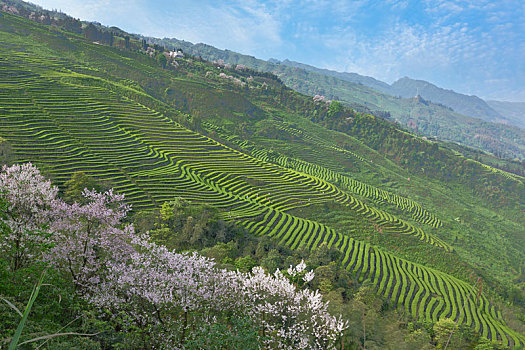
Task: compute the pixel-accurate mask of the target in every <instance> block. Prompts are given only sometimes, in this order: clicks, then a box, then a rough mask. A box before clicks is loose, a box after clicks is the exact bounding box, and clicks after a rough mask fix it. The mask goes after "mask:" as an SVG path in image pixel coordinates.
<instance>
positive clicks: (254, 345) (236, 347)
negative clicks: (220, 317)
mask: <svg viewBox="0 0 525 350" xmlns="http://www.w3.org/2000/svg"><path fill="white" fill-rule="evenodd" d="M262 346H263V339H262V338H261V337H260V336H259V334H258V328H257V325H255V324H253V323H252V322H251V320H250V319H247V318H237V317H234V318H232V319H230V320H229V322H228V324H224V323H222V322H217V323H214V324H211V325H206V326H203V327H202V328H201V329H198V330H196V331H195V332H193V334H192V335H191V339H189V340H188V341H187V343H186V345H185V349H195V350H196V349H210V350H211V349H213V350H226V349H228V350H230V349H232V350H245V349H246V350H257V349H262Z"/></svg>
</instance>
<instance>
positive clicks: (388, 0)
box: [32, 0, 525, 101]
mask: <svg viewBox="0 0 525 350" xmlns="http://www.w3.org/2000/svg"><path fill="white" fill-rule="evenodd" d="M32 2H34V3H36V4H39V5H41V6H43V7H44V8H47V9H60V10H62V11H63V12H66V13H68V14H70V15H72V16H74V17H77V18H81V19H84V20H96V21H99V22H101V23H102V24H105V25H110V26H113V25H114V26H118V27H120V28H122V29H124V30H126V31H128V32H132V33H140V34H144V35H150V36H156V37H174V38H177V39H183V40H187V41H191V42H193V43H198V42H203V43H206V44H210V45H213V46H216V47H218V48H221V49H230V50H233V51H237V52H240V53H244V54H249V55H253V56H255V57H257V58H262V59H268V58H272V57H273V58H277V59H280V60H284V59H286V58H288V59H290V60H294V61H299V62H303V63H307V64H311V65H314V66H317V67H321V68H328V69H334V70H338V71H347V72H356V73H359V74H364V75H369V76H373V77H375V78H377V79H381V80H383V81H386V82H388V83H391V82H393V81H395V80H397V79H398V78H401V77H403V76H409V77H411V78H414V79H424V80H428V81H430V82H433V83H435V84H436V85H438V86H441V87H444V88H448V89H453V90H456V91H458V92H462V93H466V94H475V95H478V96H480V97H484V98H494V99H502V100H509V101H525V1H522V0H508V1H506V0H501V1H485V0H470V1H454V0H450V1H448V0H422V1H410V0H406V1H401V0H400V1H398V0H383V1H380V0H371V1H367V0H358V1H342V0H276V1H274V0H268V1H263V0H226V1H218V0H202V1H201V0H171V1H169V0H157V1H155V0H149V1H148V0H33V1H32Z"/></svg>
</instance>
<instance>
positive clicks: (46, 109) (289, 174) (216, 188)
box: [0, 48, 525, 344]
mask: <svg viewBox="0 0 525 350" xmlns="http://www.w3.org/2000/svg"><path fill="white" fill-rule="evenodd" d="M0 57H1V58H0V136H2V137H4V138H6V139H7V140H8V141H9V142H10V143H11V145H12V146H13V149H14V151H15V154H16V156H17V158H18V159H19V160H20V161H32V162H36V163H38V164H39V165H42V166H43V167H44V168H45V171H46V172H47V173H48V174H49V175H50V176H51V177H52V178H53V180H54V181H56V182H57V183H58V184H63V183H64V182H65V181H67V180H68V179H69V178H70V177H71V175H72V174H73V173H74V172H76V171H83V172H85V173H86V174H88V175H91V176H93V177H95V178H97V179H99V180H101V181H105V182H109V183H110V184H111V186H112V187H114V188H115V189H116V190H117V191H119V192H121V193H123V194H125V195H126V198H127V199H128V201H129V202H130V203H132V204H133V206H134V208H135V209H142V208H152V207H154V206H157V205H159V204H161V203H162V202H164V201H169V200H172V199H174V198H175V197H183V198H185V199H187V200H190V201H193V202H200V203H210V204H212V205H214V206H216V207H218V208H221V209H222V210H223V211H222V212H223V214H221V215H222V217H223V219H225V220H227V221H232V222H236V223H238V224H240V225H243V226H244V227H246V228H247V229H249V230H250V231H251V232H253V233H255V234H266V235H269V236H272V237H276V238H277V239H278V240H279V241H280V242H282V243H283V244H286V245H288V246H290V247H291V248H293V249H295V248H298V247H303V246H306V247H308V248H311V249H315V248H316V247H318V246H319V245H320V244H322V243H326V244H327V245H328V246H330V247H335V248H337V249H339V250H340V251H341V253H342V259H341V261H340V263H341V264H343V265H344V266H345V267H346V268H347V269H348V270H350V271H353V272H355V273H356V275H357V276H358V277H359V279H360V280H361V281H365V280H366V281H369V282H370V283H372V284H373V285H374V286H375V287H376V288H377V292H378V293H379V294H381V295H384V296H385V297H387V298H388V299H390V300H392V301H393V302H394V303H395V304H397V305H399V306H400V307H403V308H405V309H406V311H407V312H408V313H410V314H411V315H412V316H413V317H414V318H417V319H420V320H432V321H437V320H438V319H440V318H443V317H450V318H452V319H457V320H459V321H460V322H461V323H465V324H468V325H472V327H473V328H475V329H476V330H477V331H479V332H480V333H481V334H483V335H484V336H485V337H487V338H491V339H498V340H501V341H503V342H504V343H508V344H514V343H525V338H524V337H523V336H522V335H519V334H518V333H516V332H515V331H513V330H511V329H510V328H508V327H507V326H506V325H505V323H504V322H503V320H502V317H501V314H500V313H499V312H498V311H497V310H496V309H495V307H494V306H493V305H492V304H491V303H490V302H489V301H488V300H487V298H486V297H485V296H483V295H481V296H480V298H479V299H478V298H476V295H477V291H473V290H472V289H473V288H472V286H470V285H469V284H467V283H465V282H464V281H461V280H459V279H457V278H455V277H453V276H450V275H447V274H445V273H443V272H440V271H437V270H434V269H432V268H429V267H425V266H422V265H419V264H415V263H412V262H410V261H406V260H403V259H400V258H398V257H396V256H395V255H393V254H391V253H389V252H386V251H382V250H381V249H379V248H377V247H374V246H372V245H370V244H368V243H365V242H362V241H358V240H355V239H354V238H352V237H351V236H350V235H349V234H348V233H345V232H337V231H335V230H334V229H332V228H330V227H328V226H326V225H323V224H320V223H318V222H315V221H312V220H309V219H308V218H303V217H298V216H295V215H291V214H290V213H289V212H290V211H291V210H293V209H297V208H305V207H309V206H312V205H316V204H323V203H338V204H339V205H342V206H345V207H347V208H348V210H349V211H352V212H353V213H356V214H357V215H359V216H361V217H362V218H363V219H364V220H371V221H373V222H374V223H376V224H377V225H379V226H380V227H381V228H382V230H383V232H384V233H385V234H401V235H404V236H406V237H407V238H408V239H415V240H417V242H419V243H420V244H428V245H432V246H433V247H435V249H440V250H443V251H445V252H450V251H451V250H452V248H451V247H450V245H449V244H447V243H446V242H445V241H443V240H441V239H440V238H438V237H436V236H434V235H432V234H429V233H428V232H425V231H424V230H423V229H422V228H420V227H419V226H416V225H415V224H412V223H409V222H408V221H404V220H402V219H399V218H397V217H395V216H394V215H392V214H390V213H388V212H386V211H383V210H380V209H377V208H375V207H373V206H371V205H369V204H366V203H364V201H362V200H360V199H358V198H357V196H354V195H359V196H361V197H364V198H367V199H370V200H372V201H376V202H378V203H381V202H388V203H390V204H392V205H395V206H397V207H399V209H400V210H403V211H405V212H408V213H410V214H411V215H412V217H413V218H414V219H415V220H416V221H418V222H420V223H423V224H428V225H430V226H432V227H436V228H437V227H440V226H441V222H440V220H439V219H438V218H436V217H435V216H434V215H432V214H431V213H430V212H428V211H426V210H425V209H423V208H422V207H421V206H420V205H419V204H417V203H416V202H414V201H411V200H409V199H406V198H403V197H401V196H398V195H395V194H392V193H389V192H386V191H383V190H379V189H377V188H375V187H372V186H369V185H367V184H364V183H361V182H358V181H355V180H353V179H351V178H350V177H348V176H343V175H340V174H338V173H336V172H334V171H333V170H331V169H328V168H326V167H323V166H316V165H313V164H310V163H307V162H304V161H299V160H296V159H292V158H288V157H279V158H278V159H270V156H269V154H268V152H266V151H265V150H264V149H261V148H258V149H254V150H253V152H252V154H253V156H252V155H248V154H245V153H242V152H240V151H237V150H234V149H232V148H230V147H228V146H225V145H223V144H220V143H218V142H217V141H215V140H212V139H210V138H208V137H205V136H203V135H201V134H198V133H196V132H193V131H190V130H188V129H185V128H184V127H182V126H181V125H179V124H177V123H176V122H174V121H173V120H172V119H170V118H169V117H168V116H166V115H163V114H161V113H159V112H157V111H156V110H153V109H150V108H148V107H147V106H145V105H143V104H141V103H139V102H137V101H135V100H133V99H131V98H128V97H125V96H123V95H120V94H117V93H116V92H115V91H116V90H118V89H122V86H119V87H118V88H115V89H108V88H105V87H104V86H107V85H111V84H115V82H112V81H109V80H107V81H106V80H104V79H101V78H99V77H97V76H99V75H100V76H101V75H103V74H101V72H100V71H96V69H95V68H93V67H91V68H88V67H83V66H82V65H79V64H73V63H68V62H67V61H65V60H60V59H52V58H45V57H39V58H38V61H37V60H35V59H34V57H32V56H31V55H30V54H28V53H24V52H21V51H18V52H17V51H16V50H12V48H11V49H6V48H0ZM89 70H92V71H93V72H94V76H90V75H87V72H89ZM80 72H83V73H80ZM95 73H97V74H95ZM95 75H97V76H95ZM132 85H133V84H129V85H128V87H126V89H132V87H129V86H132ZM136 93H137V94H143V93H142V92H140V91H136ZM152 105H153V103H152ZM171 113H173V114H176V113H177V111H174V110H173V111H171ZM280 127H283V128H287V129H288V132H300V131H299V130H293V128H290V127H289V126H287V125H285V124H281V125H280ZM317 141H318V142H321V141H320V140H317ZM341 152H345V150H341ZM346 152H348V151H346ZM352 156H353V157H354V158H355V159H357V160H358V161H366V160H365V159H363V158H361V157H359V156H358V155H352ZM270 160H271V162H270ZM400 239H401V238H400Z"/></svg>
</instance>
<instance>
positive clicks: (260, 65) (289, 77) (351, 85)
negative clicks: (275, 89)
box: [137, 36, 525, 159]
mask: <svg viewBox="0 0 525 350" xmlns="http://www.w3.org/2000/svg"><path fill="white" fill-rule="evenodd" d="M137 38H140V39H144V40H146V41H147V42H149V43H151V44H157V45H162V46H164V47H166V48H170V49H177V48H180V49H182V50H184V52H186V53H188V54H190V55H194V56H200V57H202V58H204V59H206V60H209V61H221V62H223V63H226V64H230V65H239V64H240V65H245V66H247V67H249V68H252V69H255V70H258V71H262V72H271V73H274V74H276V75H277V76H278V77H279V78H280V79H281V80H282V81H283V82H284V83H285V84H286V85H287V86H288V87H290V88H292V89H294V90H296V91H299V92H301V93H304V94H308V95H311V96H315V95H322V96H324V97H325V98H326V99H330V100H339V101H341V102H343V103H344V104H346V105H347V106H349V107H352V108H354V109H355V110H357V111H360V112H366V113H372V114H374V115H376V116H381V117H384V118H386V119H390V120H392V121H396V122H399V123H400V124H402V125H404V126H405V127H407V128H409V129H410V130H412V131H416V132H418V133H419V134H421V135H424V136H428V137H435V138H438V139H441V140H446V141H452V142H457V143H460V144H463V145H468V146H471V147H475V148H478V149H481V150H484V151H488V152H490V153H493V154H496V155H498V156H500V157H503V158H512V159H514V158H518V159H525V130H523V129H519V128H517V127H515V126H519V125H520V124H519V123H517V121H519V120H520V118H519V117H512V118H510V117H509V118H507V117H504V116H503V115H502V114H501V113H498V112H497V111H496V110H494V109H493V108H492V107H491V106H489V105H488V104H487V103H486V102H485V101H483V100H482V99H480V98H478V97H475V96H467V95H463V94H458V93H456V92H453V91H450V90H445V89H441V88H439V87H437V86H435V85H433V84H430V83H428V82H424V81H418V80H412V79H409V78H403V79H400V80H399V81H397V82H395V83H394V84H392V85H389V84H387V83H385V82H382V81H380V80H377V79H374V78H372V77H367V76H362V75H359V74H356V73H341V72H335V71H331V70H327V69H320V68H316V67H313V66H310V65H307V64H302V63H298V62H293V61H289V60H284V61H278V60H276V59H270V60H268V61H265V60H261V59H257V58H255V57H253V56H249V55H243V54H239V53H236V52H233V51H230V50H221V49H217V48H215V47H213V46H210V45H206V44H202V43H199V44H192V43H190V42H187V41H183V40H178V39H173V38H172V39H168V38H164V39H156V38H151V37H142V36H137ZM418 93H419V96H418V97H417V98H415V97H416V95H417V94H418Z"/></svg>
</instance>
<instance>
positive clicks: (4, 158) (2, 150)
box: [0, 137, 14, 166]
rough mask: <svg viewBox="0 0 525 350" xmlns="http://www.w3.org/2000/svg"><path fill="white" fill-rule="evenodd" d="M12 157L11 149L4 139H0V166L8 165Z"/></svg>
mask: <svg viewBox="0 0 525 350" xmlns="http://www.w3.org/2000/svg"><path fill="white" fill-rule="evenodd" d="M13 157H14V154H13V147H12V146H11V144H10V143H9V142H8V141H7V140H6V139H4V138H3V137H0V166H2V165H4V164H7V165H10V164H11V162H12V161H13Z"/></svg>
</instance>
